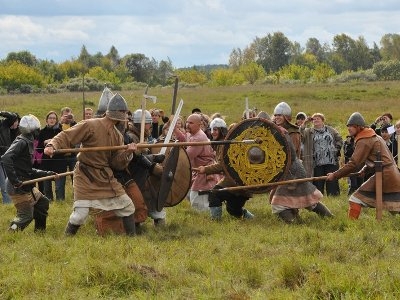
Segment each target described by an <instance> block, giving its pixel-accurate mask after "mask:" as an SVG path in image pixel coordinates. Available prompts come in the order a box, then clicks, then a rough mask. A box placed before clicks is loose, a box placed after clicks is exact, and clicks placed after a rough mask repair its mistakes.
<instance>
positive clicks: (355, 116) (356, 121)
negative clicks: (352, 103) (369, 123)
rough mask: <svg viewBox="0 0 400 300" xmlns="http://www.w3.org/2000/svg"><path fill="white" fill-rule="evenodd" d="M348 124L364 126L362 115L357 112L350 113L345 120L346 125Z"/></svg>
mask: <svg viewBox="0 0 400 300" xmlns="http://www.w3.org/2000/svg"><path fill="white" fill-rule="evenodd" d="M349 125H358V126H362V127H365V120H364V117H363V116H362V115H361V114H360V113H359V112H355V113H352V114H351V116H350V118H349V120H348V121H347V124H346V126H349Z"/></svg>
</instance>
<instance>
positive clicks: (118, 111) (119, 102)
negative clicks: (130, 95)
mask: <svg viewBox="0 0 400 300" xmlns="http://www.w3.org/2000/svg"><path fill="white" fill-rule="evenodd" d="M127 111H128V105H127V104H126V101H125V99H124V98H123V97H122V96H121V95H120V94H118V93H117V94H115V95H114V96H113V97H112V98H111V99H110V102H108V106H107V111H106V116H107V117H109V118H110V119H112V120H116V121H126V112H127Z"/></svg>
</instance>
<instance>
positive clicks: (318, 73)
mask: <svg viewBox="0 0 400 300" xmlns="http://www.w3.org/2000/svg"><path fill="white" fill-rule="evenodd" d="M335 75H336V73H335V70H334V69H333V68H332V67H331V66H329V65H328V64H327V63H320V64H318V65H317V66H316V67H315V69H314V70H313V71H312V76H313V78H314V80H315V81H316V82H327V81H328V79H329V78H330V77H332V76H335Z"/></svg>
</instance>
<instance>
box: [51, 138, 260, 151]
mask: <svg viewBox="0 0 400 300" xmlns="http://www.w3.org/2000/svg"><path fill="white" fill-rule="evenodd" d="M261 142H262V141H261V140H260V139H255V140H242V141H236V140H225V141H204V142H177V143H166V144H162V143H158V144H136V147H137V148H162V147H183V146H204V145H225V144H241V143H243V144H260V143H261ZM127 148H128V146H127V145H120V146H100V147H90V148H70V149H57V150H55V151H54V154H60V153H77V152H96V151H117V150H124V149H127Z"/></svg>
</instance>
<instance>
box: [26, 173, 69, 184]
mask: <svg viewBox="0 0 400 300" xmlns="http://www.w3.org/2000/svg"><path fill="white" fill-rule="evenodd" d="M73 174H74V171H70V172H65V173H59V174H57V175H50V176H44V177H40V178H36V179H31V180H26V181H24V182H22V185H27V184H33V183H36V182H42V181H46V180H55V179H58V178H60V177H65V176H68V175H73Z"/></svg>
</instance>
